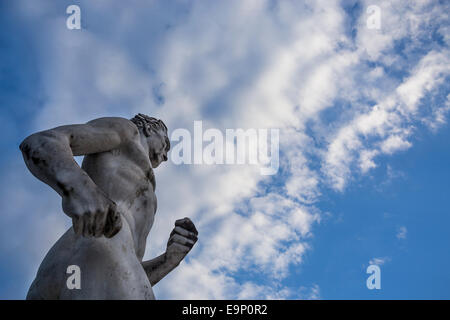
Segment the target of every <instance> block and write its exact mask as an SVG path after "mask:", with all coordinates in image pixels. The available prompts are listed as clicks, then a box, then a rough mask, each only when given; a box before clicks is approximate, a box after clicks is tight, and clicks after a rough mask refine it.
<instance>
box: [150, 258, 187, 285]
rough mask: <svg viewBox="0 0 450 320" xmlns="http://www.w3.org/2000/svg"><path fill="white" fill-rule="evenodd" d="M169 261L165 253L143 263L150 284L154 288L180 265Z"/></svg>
mask: <svg viewBox="0 0 450 320" xmlns="http://www.w3.org/2000/svg"><path fill="white" fill-rule="evenodd" d="M171 260H172V259H167V256H166V254H165V253H163V254H162V255H160V256H158V257H156V258H154V259H152V260H148V261H144V262H142V266H143V267H144V270H145V272H146V273H147V276H148V279H149V281H150V284H151V285H152V286H154V285H155V284H157V283H158V282H159V281H160V280H161V279H162V278H164V277H165V276H166V275H167V274H168V273H169V272H170V271H172V270H173V269H175V268H176V267H177V266H178V264H179V263H175V262H174V261H171Z"/></svg>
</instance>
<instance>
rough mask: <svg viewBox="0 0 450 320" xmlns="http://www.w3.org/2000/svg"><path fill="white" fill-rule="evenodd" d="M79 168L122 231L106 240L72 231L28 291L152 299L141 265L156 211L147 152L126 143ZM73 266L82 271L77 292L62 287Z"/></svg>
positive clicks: (55, 248) (53, 296)
mask: <svg viewBox="0 0 450 320" xmlns="http://www.w3.org/2000/svg"><path fill="white" fill-rule="evenodd" d="M82 168H83V170H85V171H86V173H88V175H89V176H90V177H91V178H92V180H93V181H94V182H95V183H96V184H97V185H98V187H100V189H101V190H103V191H104V192H105V193H106V195H107V196H108V197H109V198H110V199H111V200H113V201H114V202H115V203H116V204H117V208H118V211H119V212H120V213H121V216H122V225H123V226H122V229H121V231H120V232H119V233H117V234H116V235H115V236H114V237H113V238H111V239H107V238H105V237H100V238H93V237H90V238H85V237H83V236H77V235H76V234H75V233H74V231H73V229H72V228H70V229H69V230H68V231H67V232H66V233H65V234H64V235H63V236H62V237H61V238H60V239H59V240H58V242H57V243H56V244H55V245H54V246H53V247H52V248H51V250H50V251H49V252H48V254H47V256H46V257H45V259H44V261H43V262H42V264H41V266H40V268H39V271H38V275H37V277H36V280H35V281H34V283H33V285H32V287H31V288H30V293H31V294H35V295H36V296H37V297H38V298H39V297H43V298H50V299H57V298H63V299H77V298H81V299H95V298H99V299H105V298H106V299H153V298H154V295H153V291H152V288H151V285H150V282H149V280H148V278H147V275H146V273H145V271H144V269H143V267H142V265H141V262H142V258H143V255H144V251H145V243H146V238H147V235H148V233H149V231H150V228H151V227H152V225H153V220H154V215H155V211H156V197H155V193H154V177H153V171H152V168H151V164H150V161H149V159H148V157H147V155H146V153H145V151H144V150H143V148H142V147H141V146H140V144H138V143H136V144H133V143H130V144H129V145H126V146H123V147H121V148H120V149H117V150H113V151H109V152H104V153H98V154H91V155H87V156H85V159H84V161H83V165H82ZM152 180H153V182H152ZM71 264H75V265H78V266H79V267H80V269H81V274H82V277H81V279H82V289H81V290H77V289H73V290H68V289H67V287H66V279H67V277H68V275H67V274H66V270H67V267H68V266H69V265H71ZM83 289H84V290H83ZM84 292H88V296H85V295H84ZM30 293H29V296H30V297H32V295H30ZM44 294H45V295H47V296H45V297H44Z"/></svg>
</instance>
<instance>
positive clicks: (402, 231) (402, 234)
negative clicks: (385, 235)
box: [396, 226, 408, 239]
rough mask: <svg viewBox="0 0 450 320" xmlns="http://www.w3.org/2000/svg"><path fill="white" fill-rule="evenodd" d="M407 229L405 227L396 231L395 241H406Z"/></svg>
mask: <svg viewBox="0 0 450 320" xmlns="http://www.w3.org/2000/svg"><path fill="white" fill-rule="evenodd" d="M407 234H408V229H407V228H406V227H405V226H401V227H400V228H398V231H397V235H396V236H397V239H406V236H407Z"/></svg>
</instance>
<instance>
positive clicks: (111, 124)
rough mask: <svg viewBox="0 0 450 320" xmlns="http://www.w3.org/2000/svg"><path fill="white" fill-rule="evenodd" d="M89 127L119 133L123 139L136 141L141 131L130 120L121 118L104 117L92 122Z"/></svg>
mask: <svg viewBox="0 0 450 320" xmlns="http://www.w3.org/2000/svg"><path fill="white" fill-rule="evenodd" d="M88 124H89V125H91V126H94V127H101V128H105V129H108V130H113V131H115V132H117V133H118V134H119V135H120V136H121V137H123V138H131V139H134V138H136V137H138V136H139V129H138V128H137V126H136V125H135V124H134V123H133V122H132V121H131V120H129V119H126V118H121V117H102V118H97V119H94V120H91V121H89V122H88Z"/></svg>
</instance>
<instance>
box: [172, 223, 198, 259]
mask: <svg viewBox="0 0 450 320" xmlns="http://www.w3.org/2000/svg"><path fill="white" fill-rule="evenodd" d="M197 237H198V231H197V229H196V228H195V225H194V223H193V222H192V221H191V219H189V218H184V219H179V220H177V221H175V228H174V229H173V230H172V232H171V233H170V238H169V241H168V242H167V250H166V259H168V260H169V261H170V262H171V263H173V264H174V265H178V264H179V263H180V262H181V261H182V260H183V259H184V257H185V256H186V255H187V254H188V252H189V251H190V250H191V249H192V247H193V246H194V244H195V243H196V242H197V239H198V238H197Z"/></svg>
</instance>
